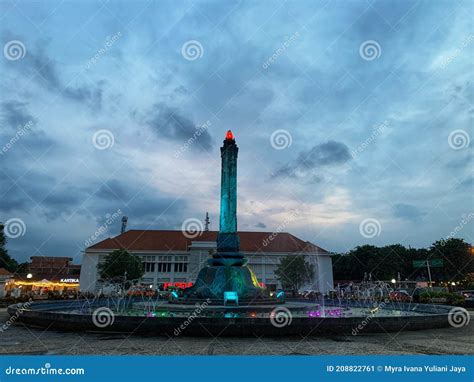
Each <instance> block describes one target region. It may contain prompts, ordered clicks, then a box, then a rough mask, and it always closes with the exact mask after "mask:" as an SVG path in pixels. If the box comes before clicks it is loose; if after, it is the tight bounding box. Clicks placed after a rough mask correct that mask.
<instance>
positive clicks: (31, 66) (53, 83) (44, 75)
mask: <svg viewBox="0 0 474 382" xmlns="http://www.w3.org/2000/svg"><path fill="white" fill-rule="evenodd" d="M46 48H47V44H45V43H43V42H40V43H38V44H37V48H36V50H33V49H30V50H29V51H28V54H27V55H26V56H25V58H24V59H23V60H22V62H21V63H19V65H10V67H11V68H13V69H14V70H18V71H20V72H21V74H22V75H24V74H25V73H28V75H29V76H30V77H31V78H34V80H35V81H36V82H37V83H38V84H39V85H40V86H42V87H43V88H45V89H47V90H49V91H54V92H58V93H60V94H61V95H62V96H63V97H64V98H66V99H69V100H72V101H75V102H81V103H85V104H86V105H87V106H89V107H90V108H91V109H93V110H100V109H101V108H102V97H103V88H104V85H105V82H104V81H99V82H98V83H97V84H96V85H94V86H90V87H88V86H84V85H83V86H76V87H73V86H69V85H66V84H65V83H64V81H63V80H62V78H61V75H60V73H59V70H58V67H57V64H56V62H55V61H54V59H53V58H51V57H49V56H48V55H47V54H46Z"/></svg>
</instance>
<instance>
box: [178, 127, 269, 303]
mask: <svg viewBox="0 0 474 382" xmlns="http://www.w3.org/2000/svg"><path fill="white" fill-rule="evenodd" d="M238 152H239V148H238V147H237V144H236V143H235V138H234V135H233V134H232V131H230V130H229V131H228V132H227V134H226V137H225V139H224V144H223V146H222V147H221V158H222V168H221V204H220V208H221V211H220V219H219V234H218V236H217V251H216V253H215V254H214V255H213V256H212V259H209V260H208V264H207V265H206V266H205V267H204V268H203V269H201V271H200V272H199V275H198V277H197V280H196V282H195V283H194V285H193V286H192V287H191V288H188V289H186V290H185V291H184V297H185V298H192V299H195V298H198V299H207V298H210V299H216V300H221V299H224V292H236V293H237V295H238V298H239V300H240V301H242V300H250V301H255V300H259V299H265V298H266V297H267V292H266V289H264V288H261V287H260V286H259V284H258V281H257V277H256V276H255V274H254V273H253V272H252V270H251V269H250V268H248V267H247V265H246V264H247V259H246V258H245V257H244V255H243V254H242V253H240V251H239V249H240V248H239V247H240V241H239V236H238V235H237V154H238Z"/></svg>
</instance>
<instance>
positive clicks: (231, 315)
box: [224, 313, 234, 318]
mask: <svg viewBox="0 0 474 382" xmlns="http://www.w3.org/2000/svg"><path fill="white" fill-rule="evenodd" d="M224 317H225V318H233V317H234V315H233V314H232V313H226V314H224Z"/></svg>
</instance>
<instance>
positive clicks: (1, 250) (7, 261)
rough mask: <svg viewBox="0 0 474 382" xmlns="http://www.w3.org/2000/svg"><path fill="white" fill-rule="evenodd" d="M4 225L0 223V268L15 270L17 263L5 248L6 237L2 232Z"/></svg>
mask: <svg viewBox="0 0 474 382" xmlns="http://www.w3.org/2000/svg"><path fill="white" fill-rule="evenodd" d="M3 228H4V225H3V224H1V223H0V268H5V269H6V270H8V271H9V272H15V271H16V267H17V266H18V263H17V262H16V260H15V259H12V258H11V257H10V255H9V254H8V251H7V249H6V245H7V238H6V237H5V232H3Z"/></svg>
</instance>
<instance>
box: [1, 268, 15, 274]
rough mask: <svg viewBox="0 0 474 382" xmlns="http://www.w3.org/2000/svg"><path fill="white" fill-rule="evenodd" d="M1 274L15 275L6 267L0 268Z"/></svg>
mask: <svg viewBox="0 0 474 382" xmlns="http://www.w3.org/2000/svg"><path fill="white" fill-rule="evenodd" d="M0 276H13V275H12V274H11V273H10V272H8V271H7V270H6V269H5V268H0Z"/></svg>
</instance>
